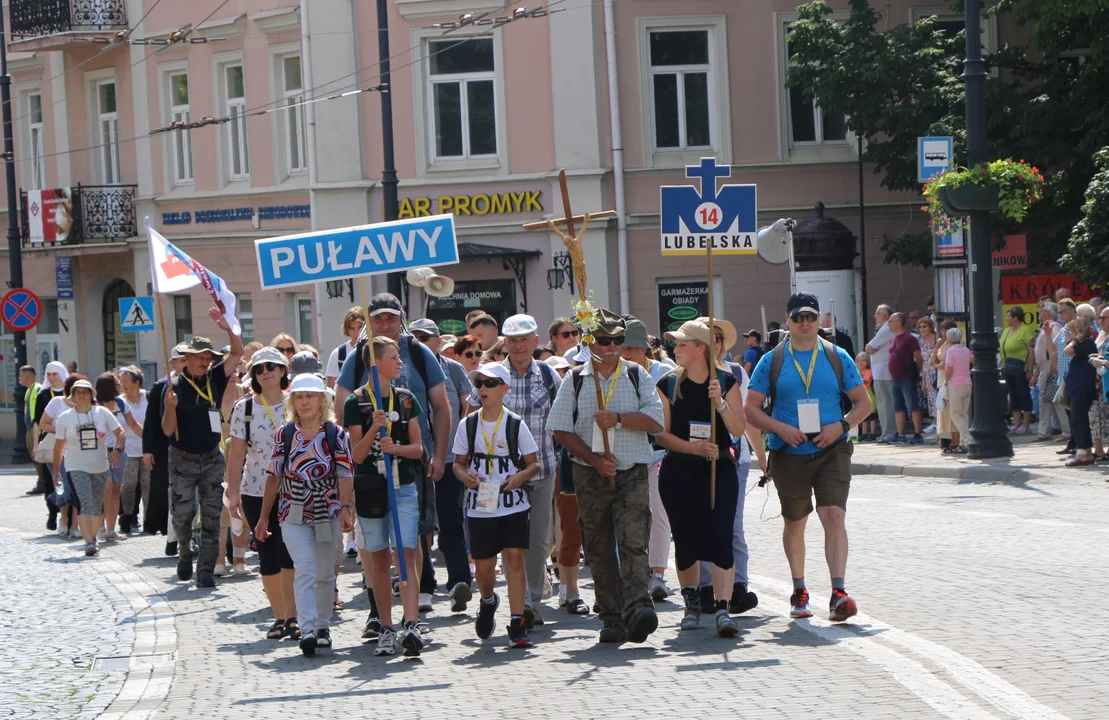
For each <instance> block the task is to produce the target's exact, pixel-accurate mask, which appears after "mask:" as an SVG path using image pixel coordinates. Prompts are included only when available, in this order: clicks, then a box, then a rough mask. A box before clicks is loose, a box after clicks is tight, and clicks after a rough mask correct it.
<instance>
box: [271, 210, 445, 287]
mask: <svg viewBox="0 0 1109 720" xmlns="http://www.w3.org/2000/svg"><path fill="white" fill-rule="evenodd" d="M254 250H255V254H256V255H257V257H258V275H259V277H260V278H261V281H262V288H263V289H266V290H268V289H271V288H280V287H288V286H289V285H303V284H305V283H314V282H324V281H326V280H342V279H345V278H353V277H359V276H362V275H374V274H377V273H386V272H394V271H396V270H407V269H408V268H413V267H434V266H436V265H453V264H454V263H457V262H458V244H457V239H456V238H455V234H454V216H453V215H433V216H431V217H424V218H414V219H411V220H397V221H394V222H386V223H375V224H372V225H361V226H359V227H351V228H340V229H336V230H321V231H318V232H311V233H303V234H301V235H286V236H284V237H279V238H269V239H265V240H255V241H254Z"/></svg>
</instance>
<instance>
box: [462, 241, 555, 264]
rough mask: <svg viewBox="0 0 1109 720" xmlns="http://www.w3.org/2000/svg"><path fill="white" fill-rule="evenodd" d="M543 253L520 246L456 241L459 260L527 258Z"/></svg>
mask: <svg viewBox="0 0 1109 720" xmlns="http://www.w3.org/2000/svg"><path fill="white" fill-rule="evenodd" d="M542 254H543V253H542V252H541V251H539V250H522V249H520V248H507V247H500V246H498V245H482V244H480V243H468V242H464V243H458V259H459V260H488V259H491V258H520V259H524V258H529V257H539V256H541V255H542Z"/></svg>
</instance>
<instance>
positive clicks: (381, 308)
mask: <svg viewBox="0 0 1109 720" xmlns="http://www.w3.org/2000/svg"><path fill="white" fill-rule="evenodd" d="M368 309H369V313H368V314H369V316H370V317H374V316H375V315H381V314H384V313H388V314H390V315H401V314H403V311H402V310H401V306H400V300H397V296H396V295H394V294H393V293H387V292H383V293H378V294H377V295H374V296H373V297H372V298H371V299H370V307H369V308H368Z"/></svg>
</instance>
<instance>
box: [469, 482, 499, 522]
mask: <svg viewBox="0 0 1109 720" xmlns="http://www.w3.org/2000/svg"><path fill="white" fill-rule="evenodd" d="M500 497H501V486H500V483H496V482H489V481H486V480H482V481H481V482H480V483H478V486H477V503H476V507H475V508H474V510H475V511H476V512H479V513H483V514H487V515H491V514H493V513H495V512H497V505H498V504H499V503H500Z"/></svg>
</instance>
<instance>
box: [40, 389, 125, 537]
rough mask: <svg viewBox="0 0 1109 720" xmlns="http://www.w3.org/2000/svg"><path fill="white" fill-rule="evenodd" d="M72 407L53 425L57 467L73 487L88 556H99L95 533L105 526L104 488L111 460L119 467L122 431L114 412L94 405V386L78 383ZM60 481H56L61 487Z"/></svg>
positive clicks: (58, 479) (71, 394)
mask: <svg viewBox="0 0 1109 720" xmlns="http://www.w3.org/2000/svg"><path fill="white" fill-rule="evenodd" d="M69 399H70V402H71V403H72V405H73V407H71V408H70V409H68V410H66V411H65V412H63V413H61V414H60V415H59V416H58V418H57V420H55V422H54V427H55V432H56V434H57V437H58V439H57V441H56V442H55V443H54V467H56V468H60V467H61V465H62V459H63V458H64V459H65V469H66V472H68V473H69V477H70V480H71V481H72V483H73V489H74V490H75V491H76V493H77V500H78V503H79V505H80V508H81V510H80V514H79V515H78V516H77V524H78V526H79V527H80V528H81V537H82V538H84V541H85V555H95V554H96V553H97V552H99V548H98V547H97V544H96V531H97V530H98V529H99V528H100V524H101V523H102V522H104V488H105V486H106V485H107V483H108V470H109V467H108V465H109V459H110V461H111V463H112V464H114V465H118V464H119V457H120V454H121V452H122V448H123V444H124V436H123V428H122V427H120V424H119V421H118V420H116V418H115V415H113V414H112V411H111V410H108V409H107V408H105V407H103V406H101V405H93V403H92V400H93V388H92V383H90V382H89V381H88V380H78V381H77V382H75V383H73V385H72V386H71V387H70V389H69ZM109 434H110V435H113V436H114V439H115V445H114V447H113V449H112V452H111V457H110V458H109V455H108V448H107V445H106V443H105V440H106V438H107V437H108V435H109ZM61 482H62V479H61V477H58V478H57V479H56V480H55V483H56V484H58V485H60V484H61Z"/></svg>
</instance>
